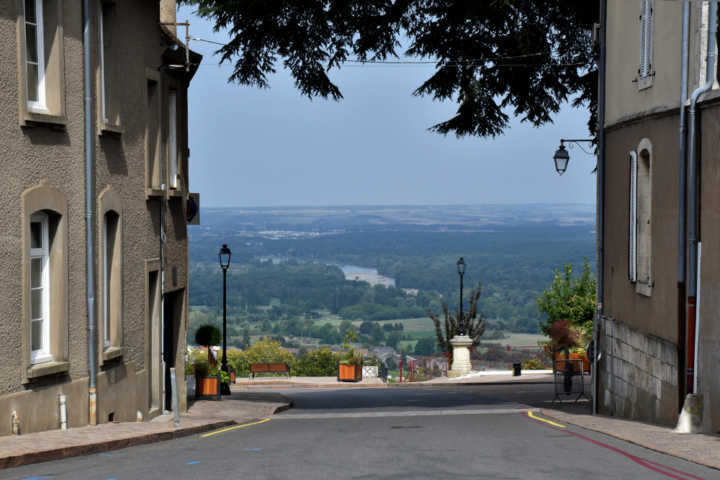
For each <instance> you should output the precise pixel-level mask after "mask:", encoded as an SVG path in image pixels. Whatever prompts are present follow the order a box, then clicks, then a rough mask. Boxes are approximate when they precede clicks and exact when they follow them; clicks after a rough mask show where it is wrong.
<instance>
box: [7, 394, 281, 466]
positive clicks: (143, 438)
mask: <svg viewBox="0 0 720 480" xmlns="http://www.w3.org/2000/svg"><path fill="white" fill-rule="evenodd" d="M289 408H292V401H290V400H288V403H286V404H285V405H280V406H278V407H277V408H275V410H273V412H272V415H275V414H276V413H280V412H282V411H285V410H288V409H289ZM237 424H238V423H237V422H236V421H235V420H221V421H217V422H212V423H206V424H203V425H196V426H194V427H185V428H183V427H179V428H177V429H176V430H170V431H166V432H157V433H148V434H145V435H137V436H134V437H127V438H119V439H116V440H107V441H101V442H96V443H88V444H85V445H73V446H71V447H59V448H53V449H50V450H45V451H40V452H29V453H23V454H20V455H9V456H7V457H2V458H0V470H3V469H6V468H14V467H20V466H23V465H30V464H32V463H40V462H49V461H53V460H62V459H64V458H70V457H78V456H83V455H93V454H98V453H103V452H109V451H111V450H120V449H123V448H128V447H135V446H138V445H145V444H148V443H156V442H164V441H166V440H175V439H177V438H182V437H187V436H190V435H195V434H197V433H203V432H207V431H210V430H217V429H219V428H224V427H229V426H233V425H237Z"/></svg>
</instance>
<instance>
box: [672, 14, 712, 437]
mask: <svg viewBox="0 0 720 480" xmlns="http://www.w3.org/2000/svg"><path fill="white" fill-rule="evenodd" d="M717 11H718V4H717V0H710V8H709V17H710V18H709V22H708V39H707V60H706V69H705V84H704V85H702V86H700V87H698V88H697V89H695V91H694V92H693V93H692V95H691V96H690V106H689V108H688V128H689V130H688V137H689V147H688V184H689V192H688V196H689V202H688V204H689V211H688V236H689V242H688V243H689V245H688V246H689V251H688V278H687V281H688V289H687V338H686V348H687V364H686V365H687V375H686V379H685V380H686V389H687V392H688V394H687V396H686V397H685V402H684V405H683V408H682V411H681V412H680V418H679V419H678V426H677V429H676V431H678V432H681V433H695V432H699V431H700V430H701V428H702V410H703V407H702V397H701V396H700V395H699V392H698V381H697V377H698V376H699V368H698V367H699V363H700V362H699V361H698V358H697V350H696V345H697V344H698V341H699V333H700V332H699V330H698V309H697V300H698V297H699V295H698V283H699V270H700V269H699V225H698V224H699V209H698V196H699V193H700V192H699V185H698V166H699V161H700V152H699V148H698V141H699V132H700V127H701V123H700V118H699V115H698V106H697V104H698V101H699V100H700V97H701V96H702V95H703V94H704V93H706V92H708V91H710V89H712V86H713V84H714V77H715V62H716V55H717V54H716V52H715V48H716V44H717V41H716V36H717Z"/></svg>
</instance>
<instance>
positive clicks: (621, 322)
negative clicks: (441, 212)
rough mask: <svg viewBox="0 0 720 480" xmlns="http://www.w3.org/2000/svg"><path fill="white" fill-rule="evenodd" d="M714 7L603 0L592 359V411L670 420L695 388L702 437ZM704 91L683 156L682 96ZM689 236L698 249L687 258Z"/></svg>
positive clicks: (719, 345) (685, 113)
mask: <svg viewBox="0 0 720 480" xmlns="http://www.w3.org/2000/svg"><path fill="white" fill-rule="evenodd" d="M684 9H687V10H684ZM713 9H714V7H713V6H712V5H711V2H708V1H694V2H683V1H677V2H667V1H662V0H608V1H607V22H606V25H607V33H606V46H607V49H606V52H607V61H606V76H605V78H606V89H607V90H606V102H605V124H604V125H603V128H604V131H605V145H606V148H605V179H606V180H605V186H604V195H605V217H604V225H603V226H604V232H605V234H604V242H605V259H604V272H605V286H604V301H605V302H604V309H605V312H604V313H605V315H606V317H605V318H604V319H603V321H602V322H601V323H600V330H599V331H600V336H599V342H600V350H601V352H602V357H601V359H600V361H599V363H598V366H599V370H598V372H599V382H600V383H599V395H598V402H599V404H598V405H599V409H600V411H601V412H602V413H607V414H612V415H618V416H623V417H629V418H634V419H639V420H644V421H650V422H654V423H661V424H667V425H672V424H674V423H675V422H676V421H677V418H678V413H679V411H680V409H681V407H682V405H683V402H684V401H685V396H686V394H687V393H691V392H692V390H693V389H695V388H696V389H697V392H698V394H699V395H700V397H701V398H702V399H703V400H704V415H703V428H704V429H705V430H707V431H718V430H720V377H718V376H717V374H716V373H715V368H717V367H718V366H719V365H720V362H719V361H720V317H718V315H717V312H719V311H720V295H717V294H716V293H717V292H718V288H720V250H718V248H716V247H717V245H720V197H718V195H717V192H718V191H720V149H718V142H720V103H719V102H718V101H719V100H720V90H718V85H717V81H716V78H717V74H716V71H717V68H716V65H717V62H716V61H715V60H714V56H715V54H716V45H715V41H714V40H715V37H716V36H715V33H714V32H713V29H712V24H713V23H714V22H712V21H711V20H712V18H711V17H712V16H714V14H713V12H714V10H713ZM684 12H687V15H684ZM684 19H687V22H686V21H685V20H684ZM684 25H685V27H684ZM683 32H685V33H686V38H687V41H686V42H684V41H683V37H684V35H683ZM684 45H685V47H684ZM683 51H686V52H687V56H686V59H687V63H686V64H685V63H684V62H683ZM685 75H686V76H687V82H686V85H685V87H684V88H683V78H684V76H685ZM704 85H707V87H708V88H707V91H706V92H703V93H702V94H699V93H698V94H696V97H697V102H696V103H695V105H696V110H695V111H696V112H697V114H696V118H697V121H696V122H694V125H695V126H696V128H694V130H695V134H696V136H695V137H694V138H695V139H697V148H696V149H695V150H694V151H695V152H696V153H697V155H696V156H695V157H693V155H692V151H693V148H691V144H692V142H693V127H692V126H691V124H692V123H693V122H692V121H691V114H690V112H691V110H692V109H693V108H694V107H692V106H691V104H692V103H693V102H691V100H690V99H691V97H692V96H693V92H695V91H696V89H698V88H699V87H701V86H704ZM698 92H699V90H698ZM681 113H682V115H681ZM681 117H682V118H681ZM683 124H684V125H686V128H685V131H683V132H681V125H683ZM693 158H697V162H695V163H694V160H693ZM695 166H697V169H695ZM695 173H696V174H697V175H696V174H695ZM695 185H697V188H695ZM694 199H697V202H695V200H694ZM695 206H697V209H696V210H695ZM694 211H697V215H693V212H694ZM683 212H686V217H685V218H683V216H682V215H680V214H681V213H683ZM694 219H697V223H695V222H694V221H693V220H694ZM695 225H697V226H698V228H697V229H695ZM693 232H697V235H694V233H693ZM693 238H697V239H698V240H699V242H700V244H701V246H700V248H699V249H698V251H699V252H700V256H699V258H700V259H699V261H697V262H696V261H695V260H694V258H695V255H694V253H693V247H694V242H693ZM696 271H700V272H701V273H700V275H699V276H696V275H695V272H696ZM695 279H697V289H695V287H694V282H695ZM695 290H696V292H697V293H695ZM696 299H697V300H698V302H699V303H698V309H697V318H696V314H695V309H694V305H693V304H694V302H695V300H696ZM696 325H697V329H695V326H696ZM695 331H697V333H698V335H697V352H695V349H696V347H695V345H696V338H695V337H696V336H695ZM693 367H695V368H693Z"/></svg>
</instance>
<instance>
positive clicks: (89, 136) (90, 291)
mask: <svg viewBox="0 0 720 480" xmlns="http://www.w3.org/2000/svg"><path fill="white" fill-rule="evenodd" d="M83 84H84V86H83V88H84V93H85V105H84V111H85V236H86V238H85V252H86V262H87V283H86V287H87V309H88V377H89V379H88V400H89V402H90V404H89V417H90V418H89V420H88V423H89V424H90V425H97V357H96V355H97V351H96V347H97V345H96V342H95V337H96V335H97V334H96V331H95V322H96V319H95V245H94V243H93V230H94V225H95V221H94V215H93V199H94V191H93V183H94V171H93V166H94V165H93V148H94V147H93V128H92V80H91V74H90V0H83Z"/></svg>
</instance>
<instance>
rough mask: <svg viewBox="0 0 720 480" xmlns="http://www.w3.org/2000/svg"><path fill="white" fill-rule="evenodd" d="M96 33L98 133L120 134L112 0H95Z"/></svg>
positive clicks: (113, 5) (114, 15) (114, 12)
mask: <svg viewBox="0 0 720 480" xmlns="http://www.w3.org/2000/svg"><path fill="white" fill-rule="evenodd" d="M97 2H98V8H97V32H98V53H97V55H98V71H97V91H98V104H97V105H98V106H97V108H98V117H99V119H98V120H99V122H98V123H99V126H100V134H116V135H117V134H121V133H122V128H121V126H120V116H119V113H118V111H117V105H118V102H117V92H116V89H115V81H116V79H117V78H118V74H119V71H118V69H117V68H115V67H116V65H117V62H116V61H115V60H116V57H117V52H116V51H115V48H114V39H115V38H114V29H113V27H114V26H115V25H116V24H117V22H116V21H115V17H116V10H115V2H114V1H111V0H97Z"/></svg>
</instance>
